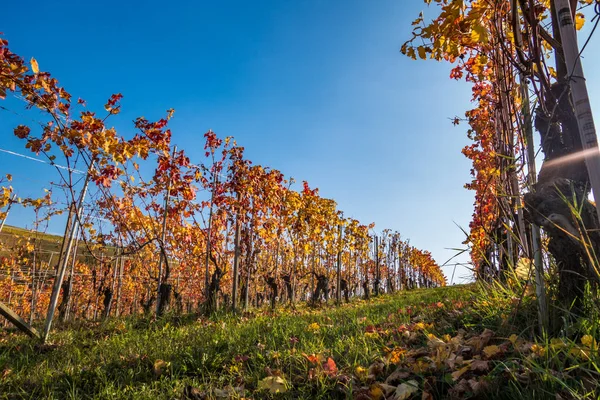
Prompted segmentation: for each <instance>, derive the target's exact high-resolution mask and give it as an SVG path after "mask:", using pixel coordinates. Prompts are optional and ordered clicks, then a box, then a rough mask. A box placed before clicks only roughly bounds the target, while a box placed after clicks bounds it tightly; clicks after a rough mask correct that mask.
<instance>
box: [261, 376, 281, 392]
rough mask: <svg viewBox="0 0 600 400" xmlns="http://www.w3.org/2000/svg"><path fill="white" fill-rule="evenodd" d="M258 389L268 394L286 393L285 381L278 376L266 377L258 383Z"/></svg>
mask: <svg viewBox="0 0 600 400" xmlns="http://www.w3.org/2000/svg"><path fill="white" fill-rule="evenodd" d="M258 389H261V390H262V389H265V390H268V391H269V392H270V393H285V392H286V391H287V387H286V384H285V380H284V379H283V378H282V377H280V376H267V377H266V378H265V379H263V380H262V381H260V382H258Z"/></svg>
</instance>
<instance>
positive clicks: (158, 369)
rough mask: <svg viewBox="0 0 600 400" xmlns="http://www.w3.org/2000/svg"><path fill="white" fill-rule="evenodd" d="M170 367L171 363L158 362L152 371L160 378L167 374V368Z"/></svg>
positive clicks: (155, 362)
mask: <svg viewBox="0 0 600 400" xmlns="http://www.w3.org/2000/svg"><path fill="white" fill-rule="evenodd" d="M168 367H169V363H168V362H166V361H163V360H156V361H154V366H153V368H152V371H153V372H154V376H155V377H157V378H158V377H159V376H161V375H162V374H164V373H165V371H166V370H167V368H168Z"/></svg>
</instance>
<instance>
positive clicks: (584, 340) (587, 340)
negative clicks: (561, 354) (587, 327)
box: [581, 335, 598, 349]
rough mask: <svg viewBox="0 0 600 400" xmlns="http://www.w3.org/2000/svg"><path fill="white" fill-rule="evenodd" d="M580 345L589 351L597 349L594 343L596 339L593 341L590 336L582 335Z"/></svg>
mask: <svg viewBox="0 0 600 400" xmlns="http://www.w3.org/2000/svg"><path fill="white" fill-rule="evenodd" d="M581 344H583V345H584V346H585V347H589V348H591V349H595V348H597V347H598V344H597V343H596V339H594V338H593V337H592V336H591V335H584V336H583V337H582V338H581Z"/></svg>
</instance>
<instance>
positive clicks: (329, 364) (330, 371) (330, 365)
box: [323, 357, 338, 376]
mask: <svg viewBox="0 0 600 400" xmlns="http://www.w3.org/2000/svg"><path fill="white" fill-rule="evenodd" d="M323 372H324V373H325V375H327V376H336V375H337V373H338V368H337V365H335V361H333V358H331V357H328V358H327V361H326V362H324V363H323Z"/></svg>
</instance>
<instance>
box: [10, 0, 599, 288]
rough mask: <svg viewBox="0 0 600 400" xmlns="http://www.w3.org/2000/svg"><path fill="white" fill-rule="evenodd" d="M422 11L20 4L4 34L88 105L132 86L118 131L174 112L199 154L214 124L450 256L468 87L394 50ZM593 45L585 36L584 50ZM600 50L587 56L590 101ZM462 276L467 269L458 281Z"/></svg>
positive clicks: (275, 1)
mask: <svg viewBox="0 0 600 400" xmlns="http://www.w3.org/2000/svg"><path fill="white" fill-rule="evenodd" d="M424 9H426V6H425V5H424V4H423V2H422V1H417V0H411V1H406V0H378V1H361V0H347V1H341V0H340V1H338V0H295V1H287V0H271V1H259V2H245V1H199V0H198V1H190V2H177V1H173V2H164V1H161V2H158V1H153V0H152V1H122V2H118V3H114V2H104V3H98V2H85V1H57V2H52V1H41V0H37V1H34V2H17V1H12V2H8V3H6V4H3V6H2V12H1V14H0V31H2V32H4V38H5V39H7V40H9V42H10V47H11V49H12V50H13V51H14V52H16V53H18V54H20V55H22V56H24V57H25V58H26V59H27V60H28V59H29V58H30V57H32V56H33V57H35V58H36V59H37V61H38V63H39V65H40V68H41V69H42V70H45V71H50V72H51V73H52V74H53V76H55V77H56V78H58V80H59V82H60V83H61V84H62V85H63V86H64V87H65V88H66V89H67V90H68V91H69V92H70V93H71V94H73V95H74V97H75V98H77V97H81V98H83V99H86V100H87V102H88V108H89V109H90V110H97V111H102V110H103V104H104V103H105V100H106V99H107V98H108V96H109V95H110V94H112V93H116V92H121V93H123V95H124V99H123V101H122V104H123V114H122V115H121V116H120V117H119V119H118V120H115V122H113V123H114V124H115V126H117V128H119V129H120V131H121V132H124V133H127V132H131V131H132V130H133V126H132V124H129V121H131V120H133V119H134V118H135V117H137V116H142V115H143V116H145V117H147V118H149V119H151V120H152V119H157V118H160V117H162V116H163V115H164V112H165V110H167V109H169V108H174V109H175V110H176V113H175V118H174V120H173V121H172V124H171V127H172V130H173V134H174V143H175V144H177V145H178V146H179V147H180V148H184V149H185V150H186V151H187V152H188V154H190V156H191V158H192V161H194V156H195V155H196V156H197V157H198V159H199V157H200V156H201V154H202V152H203V150H202V146H203V137H202V135H203V133H204V132H206V131H207V130H208V129H212V130H214V131H215V132H216V133H217V134H218V135H219V136H222V137H224V136H230V135H231V136H235V138H236V140H237V141H238V143H239V144H241V145H242V146H245V148H246V155H247V157H248V158H249V159H250V160H252V161H253V162H254V163H257V164H262V165H265V166H270V167H272V168H276V169H279V170H280V171H282V172H283V173H284V174H285V175H286V176H293V177H294V178H295V179H296V180H297V181H302V180H307V181H308V182H309V183H310V185H311V186H313V187H318V188H319V189H320V193H321V195H322V196H324V197H329V198H333V199H335V200H336V201H337V202H338V205H339V208H340V209H341V210H343V211H344V212H345V215H346V216H352V217H354V218H357V219H359V220H361V221H362V222H363V223H369V222H375V223H376V230H382V229H384V228H391V229H395V230H398V231H400V232H401V233H402V234H403V235H404V237H407V238H410V241H411V244H413V245H415V246H417V247H419V248H423V249H427V250H430V251H431V252H432V254H433V256H434V257H435V259H436V260H437V261H438V263H440V264H441V263H442V262H444V261H446V260H447V259H448V258H450V257H452V255H453V254H455V253H456V251H455V250H448V248H460V247H464V245H462V241H463V240H464V238H465V237H464V234H463V233H462V231H461V230H460V229H459V227H458V226H460V227H463V228H464V229H466V230H468V224H469V221H470V217H471V212H472V203H473V194H472V193H471V192H469V191H467V190H466V189H463V184H464V183H466V182H468V181H469V180H470V177H469V169H470V163H469V161H468V160H466V159H465V158H464V157H463V156H462V154H461V153H460V150H461V148H462V147H463V146H464V145H466V144H468V139H467V138H466V134H465V132H466V129H467V127H466V126H465V125H461V126H459V127H453V126H452V124H451V123H450V120H449V118H451V117H454V116H456V115H458V116H463V115H464V111H465V110H467V109H468V108H469V107H470V104H469V100H470V89H469V86H468V85H467V84H465V83H462V82H456V81H452V80H450V79H449V77H448V73H449V70H450V66H449V65H448V64H444V63H437V62H435V61H413V60H410V59H408V58H406V57H404V56H402V55H401V54H400V53H399V48H400V46H401V44H402V43H403V42H404V40H406V39H408V38H409V37H410V31H411V26H410V23H411V21H412V20H413V19H414V18H415V17H416V16H417V14H418V13H419V11H421V10H424ZM594 39H595V38H594ZM598 50H600V49H599V46H598V41H597V40H592V42H591V43H590V45H589V48H588V50H586V54H600V53H599V52H598ZM596 58H597V57H596ZM594 61H597V60H590V61H589V64H588V60H587V59H586V61H585V64H584V68H585V69H586V72H587V73H588V80H589V81H590V94H591V96H592V100H593V99H594V95H595V94H597V95H598V96H596V97H600V90H599V88H600V86H599V85H598V82H600V72H596V71H595V70H600V68H595V67H594ZM596 64H597V62H596ZM598 101H600V98H599V99H598ZM2 104H3V103H0V105H2ZM5 104H6V103H5ZM592 104H594V102H593V101H592ZM27 122H28V121H22V120H19V118H18V117H16V116H14V115H11V114H10V113H7V112H6V111H1V110H0V131H1V132H2V135H3V140H2V142H0V148H3V149H7V150H13V151H19V152H23V143H22V142H20V141H19V140H18V139H16V138H14V137H13V135H12V129H13V128H14V126H15V125H16V124H18V123H27ZM0 172H1V173H2V174H4V173H12V174H13V175H14V178H15V179H14V182H13V186H14V187H15V188H16V190H17V191H18V192H19V194H20V195H22V196H26V195H34V194H38V195H39V193H40V192H41V188H42V187H47V186H48V185H47V184H46V182H48V181H49V180H51V179H54V180H57V174H56V172H55V170H54V169H52V168H50V167H47V166H44V165H38V164H36V163H35V162H32V161H27V160H23V159H19V158H16V157H14V156H10V155H7V154H4V153H0ZM25 216H26V214H25V213H23V212H21V211H19V210H15V212H14V213H13V215H11V217H9V221H8V223H9V224H14V225H26V224H30V223H31V220H29V219H27V218H26V217H25ZM50 230H51V231H53V232H57V233H58V232H60V231H61V228H60V226H54V227H51V229H50ZM467 259H468V257H467V256H466V255H464V256H462V257H459V260H461V261H466V260H467ZM444 270H445V273H446V275H447V276H448V277H450V276H451V275H452V272H453V271H452V267H447V268H445V269H444ZM469 276H470V273H469V272H468V271H467V270H466V269H464V268H458V269H457V271H456V276H455V279H454V280H455V282H460V281H461V279H462V277H466V278H468V277H469Z"/></svg>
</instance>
